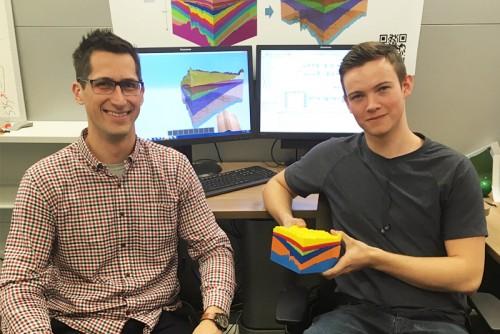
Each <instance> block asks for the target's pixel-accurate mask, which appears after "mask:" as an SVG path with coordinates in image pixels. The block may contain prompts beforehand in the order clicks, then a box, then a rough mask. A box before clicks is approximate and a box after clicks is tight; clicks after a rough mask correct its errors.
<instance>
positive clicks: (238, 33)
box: [172, 0, 257, 46]
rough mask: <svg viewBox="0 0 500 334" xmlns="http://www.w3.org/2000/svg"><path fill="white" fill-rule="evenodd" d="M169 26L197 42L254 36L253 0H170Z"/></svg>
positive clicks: (225, 43) (220, 42) (230, 41)
mask: <svg viewBox="0 0 500 334" xmlns="http://www.w3.org/2000/svg"><path fill="white" fill-rule="evenodd" d="M172 30H173V33H174V35H177V36H179V37H182V38H184V39H186V40H188V41H191V42H193V43H195V44H197V45H200V46H219V45H223V46H229V45H233V44H236V43H239V42H241V41H244V40H246V39H249V38H252V37H255V36H257V0H172Z"/></svg>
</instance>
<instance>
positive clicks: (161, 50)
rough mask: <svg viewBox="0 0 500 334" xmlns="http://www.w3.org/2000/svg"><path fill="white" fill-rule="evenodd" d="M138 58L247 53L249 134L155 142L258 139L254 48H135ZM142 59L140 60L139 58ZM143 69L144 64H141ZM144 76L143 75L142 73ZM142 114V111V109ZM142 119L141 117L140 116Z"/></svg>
mask: <svg viewBox="0 0 500 334" xmlns="http://www.w3.org/2000/svg"><path fill="white" fill-rule="evenodd" d="M135 50H136V52H137V54H138V56H139V57H140V54H141V53H186V54H188V53H195V52H214V53H217V52H224V51H245V52H246V53H247V61H248V64H247V68H248V71H247V72H248V73H247V78H248V89H249V92H248V94H249V95H248V99H249V101H248V103H249V108H250V131H249V132H247V133H238V134H221V135H216V136H208V137H199V138H183V139H166V140H153V141H154V142H155V143H158V144H162V145H165V146H171V147H175V146H181V147H182V146H187V145H191V144H210V143H217V142H223V141H233V140H234V141H236V140H246V139H253V138H256V137H257V123H256V110H255V90H254V89H255V87H254V85H255V82H254V74H253V70H254V69H253V53H252V46H247V45H238V46H188V47H137V48H135ZM139 59H140V58H139ZM141 68H142V64H141ZM141 74H142V73H141ZM144 85H145V89H146V90H147V89H148V86H147V83H145V84H144ZM141 112H142V109H141ZM139 117H140V115H139Z"/></svg>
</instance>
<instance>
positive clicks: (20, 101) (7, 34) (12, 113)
mask: <svg viewBox="0 0 500 334" xmlns="http://www.w3.org/2000/svg"><path fill="white" fill-rule="evenodd" d="M24 119H26V111H25V106H24V97H23V91H22V84H21V73H20V70H19V60H18V56H17V46H16V38H15V31H14V21H13V19H12V6H11V2H10V0H5V1H2V3H0V120H9V121H13V120H24Z"/></svg>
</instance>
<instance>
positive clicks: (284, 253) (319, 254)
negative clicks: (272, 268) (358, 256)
mask: <svg viewBox="0 0 500 334" xmlns="http://www.w3.org/2000/svg"><path fill="white" fill-rule="evenodd" d="M341 239H342V237H341V235H340V234H331V233H328V232H326V231H318V230H310V229H308V228H305V227H298V226H291V227H284V226H276V227H275V228H274V229H273V239H272V243H271V260H272V261H273V262H276V263H278V264H280V265H282V266H284V267H286V268H288V269H290V270H293V271H295V272H297V273H299V274H311V273H320V272H323V271H325V270H327V269H330V268H331V267H333V266H334V265H335V264H336V263H337V260H338V258H339V256H340V247H341V246H340V242H341Z"/></svg>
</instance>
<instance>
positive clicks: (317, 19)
mask: <svg viewBox="0 0 500 334" xmlns="http://www.w3.org/2000/svg"><path fill="white" fill-rule="evenodd" d="M367 7H368V0H347V1H346V0H281V19H282V20H283V21H285V22H287V23H289V24H293V23H296V22H299V23H300V27H301V29H306V28H307V29H308V30H309V32H310V33H311V35H312V36H313V37H314V38H316V40H317V41H318V43H319V44H329V43H330V42H331V41H333V40H334V39H335V37H337V36H338V35H339V34H340V33H341V32H342V31H343V30H344V29H346V28H347V27H349V26H350V25H351V24H352V23H353V22H354V21H356V20H357V19H359V18H360V17H363V16H365V15H366V9H367Z"/></svg>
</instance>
